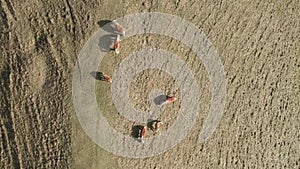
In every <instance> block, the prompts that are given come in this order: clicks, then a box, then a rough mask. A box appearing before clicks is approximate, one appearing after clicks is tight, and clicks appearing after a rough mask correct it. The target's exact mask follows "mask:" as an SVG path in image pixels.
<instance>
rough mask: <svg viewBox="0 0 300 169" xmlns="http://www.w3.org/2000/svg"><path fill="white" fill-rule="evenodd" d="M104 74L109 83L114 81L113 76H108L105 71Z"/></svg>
mask: <svg viewBox="0 0 300 169" xmlns="http://www.w3.org/2000/svg"><path fill="white" fill-rule="evenodd" d="M102 75H103V77H104V79H105V80H106V81H107V82H109V83H111V82H112V78H111V77H110V76H108V75H107V74H105V73H103V72H102Z"/></svg>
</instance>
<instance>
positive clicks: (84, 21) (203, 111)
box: [0, 0, 300, 169]
mask: <svg viewBox="0 0 300 169" xmlns="http://www.w3.org/2000/svg"><path fill="white" fill-rule="evenodd" d="M140 12H162V13H168V14H172V15H176V16H179V17H182V18H184V19H185V20H187V21H189V22H191V23H193V24H195V25H197V26H198V27H199V29H201V30H202V31H203V33H204V34H205V35H206V36H207V37H208V38H209V39H210V41H211V42H212V43H213V45H214V47H215V48H216V50H217V51H218V53H219V56H220V59H221V61H222V63H223V65H224V70H225V75H226V86H227V97H226V105H225V110H224V111H225V112H224V116H223V117H222V119H221V121H220V124H219V125H218V127H217V129H216V130H215V132H214V133H213V135H212V137H211V138H210V139H209V140H207V141H206V142H205V143H203V144H199V143H198V141H197V139H198V134H199V131H200V130H201V129H202V124H203V121H204V120H205V118H206V116H207V114H208V111H209V108H210V99H211V93H210V85H211V83H210V81H209V77H208V74H207V72H206V70H205V67H204V66H203V64H202V63H201V60H199V59H197V58H196V56H195V54H194V53H192V52H189V48H187V47H186V46H184V45H183V44H181V43H180V42H178V41H176V40H172V39H170V38H169V37H164V36H159V35H151V34H150V35H141V36H133V37H129V38H127V39H124V41H123V40H122V42H121V45H122V46H121V54H120V55H118V56H116V54H115V53H114V52H109V53H108V54H107V55H106V56H105V57H104V59H103V60H102V62H101V63H99V70H98V71H105V72H106V73H108V74H113V72H114V71H115V69H117V67H118V65H119V64H120V63H121V62H122V60H123V59H124V58H126V57H127V56H129V55H130V54H131V53H132V52H135V51H139V50H141V49H143V48H147V47H156V48H161V49H166V50H169V51H172V52H173V53H176V54H177V55H178V57H179V58H180V59H182V60H185V61H186V62H187V65H189V66H190V69H191V70H192V72H193V74H194V76H195V77H196V79H197V81H198V83H199V84H201V85H200V91H201V93H202V94H201V99H202V103H201V104H200V103H199V104H200V112H199V116H198V118H197V120H196V124H195V125H194V126H193V128H192V131H191V133H189V135H188V137H186V138H185V139H184V140H183V141H182V142H180V144H178V145H177V146H175V147H173V148H172V149H170V150H168V151H166V152H165V153H163V154H160V155H157V156H154V157H149V158H145V159H134V158H125V157H120V156H116V155H114V154H112V153H109V152H106V151H105V150H103V149H102V148H100V147H99V146H98V145H96V144H95V143H94V142H93V141H92V140H91V139H90V138H89V137H88V136H87V135H86V133H85V132H84V131H83V129H82V128H81V126H80V123H79V121H78V119H77V117H76V112H75V110H74V107H73V103H72V71H73V67H74V66H75V64H76V60H77V57H78V54H79V52H80V50H81V49H82V47H83V45H84V44H85V43H86V42H87V40H88V39H89V38H90V37H91V36H92V35H93V33H94V32H96V31H97V30H99V29H101V28H100V26H99V23H100V22H101V21H105V20H113V19H117V18H120V17H123V16H126V15H129V14H134V13H140ZM0 15H1V17H0V35H1V36H0V74H1V76H0V113H1V116H0V117H1V118H0V139H1V143H0V153H1V154H0V168H78V169H84V168H90V169H94V168H95V169H96V168H99V169H105V168H113V169H114V168H147V169H148V168H149V169H150V168H151V169H154V168H180V169H181V168H189V169H190V168H195V169H198V168H212V169H215V168H229V169H231V168H258V169H261V168H278V169H279V168H280V169H281V168H287V169H298V168H299V167H300V164H299V161H300V132H299V131H300V1H299V0H282V1H276V0H269V1H261V0H252V1H250V0H221V1H217V0H212V1H209V0H204V1H203V0H199V1H197V0H171V1H168V0H163V1H159V0H144V1H143V0H142V1H139V0H128V1H109V0H99V1H96V0H91V1H87V0H83V1H75V0H62V1H55V2H54V1H50V0H44V1H38V0H33V1H24V0H21V1H14V0H1V1H0ZM169 81H172V77H170V76H169V75H168V74H166V73H162V72H159V71H158V70H149V71H143V72H140V73H139V74H138V75H137V76H136V77H135V78H134V80H133V81H132V84H131V86H132V87H131V89H130V98H131V99H132V100H131V101H132V103H134V105H135V106H136V108H137V109H140V110H145V109H147V108H148V107H149V103H147V102H146V99H147V97H146V96H147V94H148V93H149V92H150V91H151V90H152V89H154V88H153V87H155V86H161V89H162V90H165V92H166V93H174V92H175V91H177V88H178V86H176V84H169V83H168V82H169ZM95 83H96V90H95V91H96V97H97V102H98V105H99V107H100V109H101V110H102V111H103V112H104V113H103V115H104V117H105V118H106V119H107V121H108V122H109V123H110V124H111V126H113V127H115V129H116V130H117V131H119V132H122V133H124V134H127V135H129V134H130V132H131V130H130V129H131V126H132V123H133V122H131V121H128V120H126V119H125V118H124V117H122V116H120V115H118V113H117V111H116V109H115V108H114V105H113V103H112V99H111V97H112V96H111V93H110V84H109V83H105V82H102V81H95ZM176 94H178V95H180V91H178V93H176ZM144 96H145V97H144ZM136 98H140V99H136ZM179 106H180V105H179V102H177V103H176V102H175V103H174V104H173V105H172V106H170V107H168V108H167V109H166V112H173V114H170V113H165V114H163V116H162V117H161V118H162V119H163V120H164V121H165V124H164V125H163V126H162V130H166V129H167V127H168V126H170V125H172V123H173V121H174V119H175V118H176V115H177V114H176V113H177V112H178V109H179V108H180V107H179ZM120 124H122V125H120ZM158 146H159V145H158Z"/></svg>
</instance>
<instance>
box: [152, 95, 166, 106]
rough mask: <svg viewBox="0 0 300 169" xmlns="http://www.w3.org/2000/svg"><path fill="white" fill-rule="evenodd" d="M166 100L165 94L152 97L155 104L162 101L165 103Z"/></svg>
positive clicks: (160, 103)
mask: <svg viewBox="0 0 300 169" xmlns="http://www.w3.org/2000/svg"><path fill="white" fill-rule="evenodd" d="M166 100H167V96H166V95H159V96H157V97H155V98H154V103H155V105H159V106H160V105H162V104H163V103H165V102H166Z"/></svg>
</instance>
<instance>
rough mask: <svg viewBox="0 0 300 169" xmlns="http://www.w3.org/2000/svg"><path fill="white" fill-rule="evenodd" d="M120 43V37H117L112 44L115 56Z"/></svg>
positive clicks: (118, 50)
mask: <svg viewBox="0 0 300 169" xmlns="http://www.w3.org/2000/svg"><path fill="white" fill-rule="evenodd" d="M120 41H121V38H120V35H117V38H116V41H115V44H114V49H115V52H116V54H119V53H120Z"/></svg>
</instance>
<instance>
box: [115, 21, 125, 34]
mask: <svg viewBox="0 0 300 169" xmlns="http://www.w3.org/2000/svg"><path fill="white" fill-rule="evenodd" d="M112 22H113V23H114V25H115V27H116V29H117V30H118V31H119V32H120V33H121V35H122V36H125V29H124V28H123V27H122V26H121V25H120V24H119V23H117V21H116V20H113V21H112Z"/></svg>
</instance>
